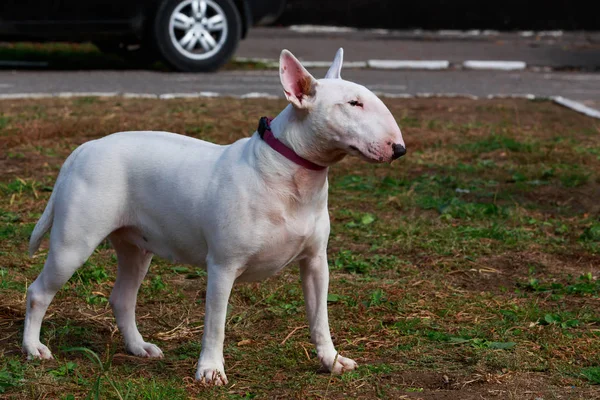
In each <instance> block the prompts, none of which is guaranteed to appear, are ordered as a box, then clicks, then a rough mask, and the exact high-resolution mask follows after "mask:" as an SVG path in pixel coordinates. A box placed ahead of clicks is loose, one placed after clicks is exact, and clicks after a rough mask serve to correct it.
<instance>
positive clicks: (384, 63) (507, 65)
mask: <svg viewBox="0 0 600 400" xmlns="http://www.w3.org/2000/svg"><path fill="white" fill-rule="evenodd" d="M234 61H236V62H238V63H260V64H264V65H265V66H266V67H267V68H274V69H277V68H279V61H277V60H275V59H271V58H251V57H237V58H234ZM300 61H301V62H302V65H304V66H305V67H306V68H329V66H330V65H331V61H302V60H300ZM527 67H528V65H527V63H526V62H525V61H515V60H510V61H501V60H466V61H463V62H462V63H452V62H450V61H449V60H395V59H389V60H378V59H370V60H366V61H346V62H344V69H347V68H370V69H381V70H427V71H442V70H448V69H469V70H487V71H522V70H525V69H527ZM532 68H533V69H534V70H544V71H546V70H547V68H550V67H539V66H532ZM550 70H552V68H550Z"/></svg>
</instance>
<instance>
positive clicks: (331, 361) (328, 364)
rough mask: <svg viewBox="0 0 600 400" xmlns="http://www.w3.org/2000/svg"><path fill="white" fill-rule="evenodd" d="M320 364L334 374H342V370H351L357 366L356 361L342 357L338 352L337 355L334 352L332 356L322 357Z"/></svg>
mask: <svg viewBox="0 0 600 400" xmlns="http://www.w3.org/2000/svg"><path fill="white" fill-rule="evenodd" d="M321 365H322V366H323V368H325V369H326V370H327V371H328V372H331V373H333V374H335V375H339V374H343V373H344V372H347V371H352V370H354V369H356V368H358V364H357V363H356V361H354V360H352V359H350V358H346V357H342V356H340V355H339V354H337V357H336V354H334V355H333V356H328V357H322V358H321Z"/></svg>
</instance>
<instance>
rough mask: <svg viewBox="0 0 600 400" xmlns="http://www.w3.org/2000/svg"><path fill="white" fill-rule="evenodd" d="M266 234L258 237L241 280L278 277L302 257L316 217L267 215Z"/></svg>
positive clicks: (273, 213)
mask: <svg viewBox="0 0 600 400" xmlns="http://www.w3.org/2000/svg"><path fill="white" fill-rule="evenodd" d="M267 219H268V221H266V223H265V226H266V230H265V233H264V234H262V235H257V236H256V239H257V240H260V241H261V242H260V243H255V245H256V247H255V249H256V250H255V251H254V252H253V254H252V255H251V257H249V258H248V261H247V264H246V266H245V269H244V271H243V273H242V274H241V275H240V276H239V279H240V280H244V281H254V280H262V279H265V278H268V277H269V276H272V275H275V274H277V273H278V272H279V271H281V269H283V268H284V267H285V266H286V265H287V264H289V263H290V262H292V261H293V260H294V259H295V258H296V257H298V256H299V255H300V254H302V252H303V250H304V249H305V248H306V246H307V243H309V242H310V241H311V238H312V235H313V234H314V231H315V218H314V215H310V214H304V213H302V214H296V215H286V214H285V213H276V212H272V213H270V214H268V215H267Z"/></svg>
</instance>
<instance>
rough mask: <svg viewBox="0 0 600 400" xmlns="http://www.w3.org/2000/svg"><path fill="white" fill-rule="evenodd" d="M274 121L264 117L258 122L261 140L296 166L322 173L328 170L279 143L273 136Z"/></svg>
mask: <svg viewBox="0 0 600 400" xmlns="http://www.w3.org/2000/svg"><path fill="white" fill-rule="evenodd" d="M272 120H273V119H272V118H267V117H262V118H261V119H260V121H259V122H258V129H257V131H258V134H259V135H260V138H261V139H262V140H264V141H265V143H266V144H268V145H269V146H271V148H272V149H273V150H275V151H276V152H278V153H279V154H281V155H282V156H284V157H285V158H287V159H288V160H290V161H293V162H295V163H296V164H298V165H300V166H302V167H304V168H307V169H310V170H313V171H322V170H324V169H325V168H327V167H324V166H322V165H318V164H315V163H314V162H312V161H308V160H307V159H306V158H302V157H300V156H299V155H298V154H296V152H295V151H294V150H292V149H290V148H289V147H287V146H286V145H285V144H283V143H281V142H280V141H279V139H277V138H276V137H275V136H274V135H273V132H272V131H271V121H272Z"/></svg>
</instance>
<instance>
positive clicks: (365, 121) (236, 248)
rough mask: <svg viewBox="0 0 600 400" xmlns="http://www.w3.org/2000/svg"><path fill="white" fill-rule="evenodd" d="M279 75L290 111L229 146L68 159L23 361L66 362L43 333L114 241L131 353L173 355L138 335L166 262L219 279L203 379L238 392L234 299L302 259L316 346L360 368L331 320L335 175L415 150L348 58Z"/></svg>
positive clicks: (121, 145)
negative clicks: (227, 358) (148, 290)
mask: <svg viewBox="0 0 600 400" xmlns="http://www.w3.org/2000/svg"><path fill="white" fill-rule="evenodd" d="M279 61H280V66H279V76H280V80H281V84H282V86H283V91H284V94H285V97H286V98H287V100H288V101H289V102H290V104H289V105H288V106H287V107H286V108H285V109H284V110H283V111H282V112H281V113H280V114H279V115H277V117H275V118H274V119H273V120H268V119H266V118H262V119H261V121H260V125H259V128H258V130H257V131H256V132H255V133H254V134H253V135H252V136H251V137H248V138H244V139H241V140H238V141H237V142H235V143H233V144H231V145H227V146H221V145H217V144H213V143H208V142H205V141H202V140H198V139H194V138H190V137H187V136H183V135H177V134H173V133H168V132H154V131H142V132H120V133H115V134H112V135H109V136H106V137H104V138H102V139H98V140H93V141H90V142H87V143H85V144H83V145H81V146H79V147H78V148H77V149H76V150H75V151H73V153H72V154H71V155H70V156H69V157H68V158H67V160H66V161H65V163H64V165H63V166H62V168H61V170H60V173H59V175H58V178H57V181H56V185H55V186H54V190H53V192H52V195H51V196H50V199H49V201H48V204H47V206H46V209H45V210H44V213H43V214H42V216H41V218H40V220H39V221H38V223H37V225H36V226H35V229H34V231H33V233H32V235H31V240H30V245H29V253H30V255H33V254H34V253H35V252H36V251H37V249H38V248H39V246H40V242H41V240H42V237H43V235H44V234H45V233H46V232H47V231H48V230H50V228H51V227H52V230H51V233H50V245H49V251H48V256H47V259H46V262H45V265H44V268H43V270H42V272H41V273H40V275H39V276H38V278H37V279H36V280H35V281H34V282H33V283H32V284H31V286H30V287H29V289H28V290H27V314H26V317H25V328H24V334H23V352H24V353H26V354H27V356H28V358H30V359H32V358H41V359H49V358H52V354H51V352H50V350H49V349H48V347H46V346H45V345H44V344H42V343H41V342H40V327H41V324H42V320H43V318H44V315H45V313H46V310H47V308H48V306H49V305H50V302H51V301H52V299H53V297H54V295H55V294H56V292H57V291H58V290H59V289H60V288H61V287H62V286H63V285H64V284H65V283H66V282H67V280H68V279H69V278H70V277H71V276H72V275H73V273H74V272H75V270H77V269H78V268H79V267H80V266H81V265H82V264H83V263H84V262H85V261H86V260H87V259H88V257H90V255H91V254H92V252H93V251H94V249H95V248H96V247H97V246H98V245H99V244H100V243H101V242H102V241H103V240H104V239H105V238H108V239H109V240H110V242H111V243H112V246H113V247H114V249H115V251H116V254H117V259H118V270H117V278H116V281H115V284H114V288H113V290H112V293H111V295H110V304H111V307H112V309H113V312H114V314H115V318H116V321H117V326H118V327H119V330H120V331H121V333H122V335H123V338H124V340H125V346H126V349H127V351H129V352H130V353H132V354H134V355H136V356H140V357H159V358H160V357H162V356H163V353H162V351H161V350H160V348H158V346H156V345H154V344H152V343H148V342H146V341H145V340H144V338H143V337H142V335H141V334H140V332H139V331H138V329H137V326H136V320H135V306H136V301H137V293H138V290H139V287H140V284H141V282H142V280H143V279H144V276H145V275H146V272H147V271H148V267H149V265H150V261H151V259H152V256H153V255H154V254H156V255H158V256H160V257H164V258H167V259H169V260H173V261H176V262H178V263H185V264H191V265H198V266H203V267H205V268H206V270H207V274H208V283H207V289H206V315H205V322H204V334H203V337H202V351H201V353H200V358H199V361H198V368H197V372H196V379H197V380H200V381H203V382H205V383H207V384H212V385H223V384H227V383H228V381H227V376H226V375H225V368H224V358H223V341H224V338H225V318H226V311H227V303H228V300H229V296H230V293H231V290H232V287H233V284H234V283H235V282H237V281H257V280H263V279H265V278H268V277H270V276H272V275H275V274H277V273H278V272H279V271H281V269H282V268H284V267H285V266H286V265H288V264H290V263H291V262H292V261H297V262H298V263H299V266H300V276H301V280H302V288H303V292H304V298H305V303H306V312H307V316H308V321H309V324H310V335H311V340H312V342H313V343H314V344H315V346H316V351H317V355H318V358H319V360H320V362H321V364H322V366H323V367H324V368H325V369H327V370H328V371H331V372H332V373H336V374H337V373H342V372H343V371H348V370H353V369H355V368H356V367H357V364H356V362H354V361H353V360H351V359H350V358H346V357H343V356H341V355H339V354H338V353H337V351H336V349H335V347H334V345H333V342H332V340H331V334H330V330H329V322H328V316H327V290H328V285H329V270H328V265H327V241H328V237H329V213H328V210H327V188H328V183H327V172H328V170H329V167H330V166H332V165H333V164H335V163H337V162H339V161H340V160H342V159H343V158H344V157H345V156H346V155H353V156H357V157H358V158H361V159H363V160H365V161H367V162H373V163H383V162H391V161H392V160H394V159H397V158H398V157H401V156H402V155H404V154H405V152H406V149H405V144H404V140H403V138H402V134H401V132H400V128H399V127H398V125H397V123H396V121H395V119H394V117H393V116H392V114H391V113H390V111H389V110H388V109H387V107H386V106H385V105H384V104H383V102H382V101H381V100H380V99H379V98H378V97H377V96H376V95H375V94H373V93H372V92H371V91H369V90H368V89H366V88H365V87H363V86H361V85H358V84H356V83H352V82H349V81H346V80H343V79H342V78H341V77H340V71H341V68H342V61H343V50H342V49H339V50H338V52H337V54H336V57H335V60H334V61H333V63H332V65H331V67H330V68H329V70H328V72H327V74H326V76H325V79H320V80H316V79H315V78H314V77H313V76H312V75H311V74H310V73H309V72H308V71H307V70H306V69H305V68H304V67H303V66H302V65H301V63H300V62H299V61H298V60H297V59H296V58H295V57H294V56H293V55H292V53H290V52H289V51H287V50H283V51H282V53H281V56H280V60H279Z"/></svg>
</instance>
